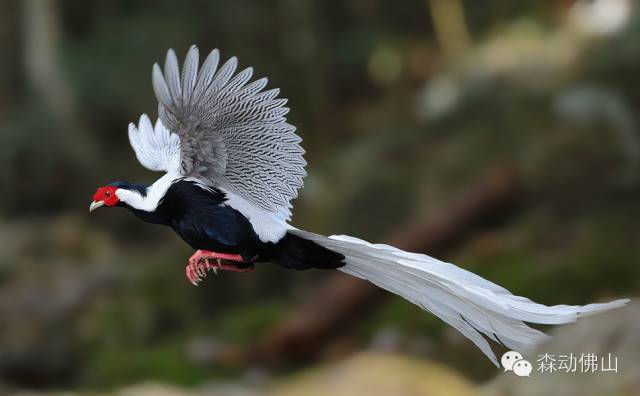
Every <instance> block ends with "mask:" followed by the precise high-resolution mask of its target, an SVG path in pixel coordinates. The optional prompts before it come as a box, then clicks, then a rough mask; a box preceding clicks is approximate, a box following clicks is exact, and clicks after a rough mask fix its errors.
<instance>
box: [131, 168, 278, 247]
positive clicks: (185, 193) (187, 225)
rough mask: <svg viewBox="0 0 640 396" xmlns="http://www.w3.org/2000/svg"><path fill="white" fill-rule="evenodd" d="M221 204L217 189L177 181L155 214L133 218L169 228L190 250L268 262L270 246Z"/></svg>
mask: <svg viewBox="0 0 640 396" xmlns="http://www.w3.org/2000/svg"><path fill="white" fill-rule="evenodd" d="M224 202H225V195H224V193H222V192H221V191H219V190H217V189H211V190H205V189H203V188H201V187H199V186H198V185H197V184H196V183H194V182H192V181H187V180H179V181H177V182H175V183H173V184H172V185H171V187H169V189H168V190H167V192H166V194H165V196H164V198H163V199H162V200H161V201H160V203H159V205H158V208H157V209H156V211H155V212H153V213H147V212H142V213H136V215H137V216H138V217H140V218H141V219H143V220H145V221H148V222H152V223H161V224H166V225H169V226H170V227H172V228H173V229H174V230H175V231H176V233H177V234H178V235H180V237H182V239H184V240H185V241H186V242H187V243H188V244H189V245H190V246H191V247H193V248H194V249H202V250H210V251H215V252H220V253H234V254H241V255H243V257H245V258H247V259H249V258H253V257H254V256H261V257H263V258H264V259H268V256H271V253H270V251H271V250H272V249H273V244H272V243H264V242H262V241H260V238H259V237H258V235H257V234H256V233H255V231H254V230H253V227H252V226H251V223H250V222H249V220H248V219H247V218H246V217H244V216H243V215H242V214H241V213H240V212H238V211H237V210H235V209H233V208H231V207H229V206H227V205H225V204H224ZM134 212H139V211H134Z"/></svg>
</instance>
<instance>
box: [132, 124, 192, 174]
mask: <svg viewBox="0 0 640 396" xmlns="http://www.w3.org/2000/svg"><path fill="white" fill-rule="evenodd" d="M129 142H130V143H131V147H133V151H134V152H135V153H136V157H137V158H138V161H140V164H142V166H144V167H145V168H147V169H149V170H152V171H164V172H178V169H179V168H180V138H178V135H176V134H175V133H171V132H170V131H169V130H168V129H167V128H165V127H164V125H162V123H161V122H160V120H158V121H156V125H155V127H154V126H153V125H152V124H151V120H149V117H148V116H147V115H146V114H143V115H142V116H141V117H140V121H139V122H138V126H136V125H135V124H133V123H131V124H129Z"/></svg>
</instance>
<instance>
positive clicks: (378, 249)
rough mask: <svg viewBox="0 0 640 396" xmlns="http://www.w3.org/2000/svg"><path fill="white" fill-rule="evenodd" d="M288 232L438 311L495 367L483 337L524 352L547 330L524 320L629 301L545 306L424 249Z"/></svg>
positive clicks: (559, 319)
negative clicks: (428, 254)
mask: <svg viewBox="0 0 640 396" xmlns="http://www.w3.org/2000/svg"><path fill="white" fill-rule="evenodd" d="M289 232H291V233H293V234H295V235H298V236H300V237H302V238H305V239H309V240H312V241H314V242H316V243H317V244H319V245H321V246H324V247H325V248H327V249H330V250H332V251H334V252H337V253H340V254H343V255H344V256H345V262H346V264H345V265H344V266H343V267H341V268H338V270H340V271H342V272H344V273H346V274H349V275H353V276H356V277H358V278H362V279H365V280H368V281H369V282H371V283H373V284H375V285H377V286H379V287H381V288H383V289H385V290H387V291H389V292H391V293H394V294H397V295H399V296H401V297H403V298H405V299H407V300H408V301H410V302H412V303H413V304H416V305H418V306H419V307H421V308H422V309H425V310H427V311H429V312H431V313H433V314H434V315H436V316H438V317H439V318H440V319H442V320H443V321H444V322H446V323H447V324H449V325H451V326H453V327H455V328H456V329H457V330H458V331H460V332H461V333H462V334H464V335H465V336H466V337H467V338H469V339H470V340H471V341H472V342H473V343H474V344H476V346H478V348H480V350H482V352H483V353H484V354H485V355H487V356H488V357H489V359H491V361H492V362H493V363H494V364H495V365H496V366H498V367H499V365H498V360H497V358H496V356H495V354H494V353H493V350H492V349H491V347H490V345H489V343H488V342H487V338H488V339H490V340H493V341H495V342H497V343H500V344H502V345H504V346H505V347H507V348H509V349H512V350H515V351H520V352H527V351H529V350H530V349H531V348H532V347H533V346H535V345H536V344H538V343H539V342H541V341H543V340H545V339H546V338H547V337H548V336H547V335H545V334H544V333H542V332H541V331H539V330H536V329H534V328H531V327H529V326H527V325H526V324H525V323H524V322H529V323H538V324H554V325H555V324H563V323H571V322H575V321H576V320H577V319H578V318H581V317H585V316H589V315H593V314H597V313H599V312H603V311H607V310H609V309H613V308H618V307H621V306H623V305H625V304H626V303H627V302H628V301H629V300H628V299H621V300H615V301H612V302H609V303H602V304H588V305H583V306H579V305H554V306H546V305H543V304H538V303H536V302H533V301H531V300H529V299H528V298H525V297H521V296H515V295H513V294H511V292H509V291H508V290H507V289H505V288H503V287H501V286H498V285H496V284H495V283H492V282H490V281H488V280H486V279H484V278H482V277H480V276H478V275H476V274H474V273H472V272H469V271H467V270H465V269H462V268H460V267H457V266H455V265H453V264H450V263H445V262H443V261H440V260H437V259H435V258H433V257H429V256H427V255H424V254H417V253H409V252H405V251H402V250H400V249H396V248H394V247H392V246H389V245H382V244H371V243H368V242H366V241H363V240H361V239H358V238H354V237H350V236H346V235H333V236H330V237H324V236H321V235H317V234H314V233H311V232H306V231H302V230H297V229H296V230H291V231H289Z"/></svg>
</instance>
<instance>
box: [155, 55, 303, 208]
mask: <svg viewBox="0 0 640 396" xmlns="http://www.w3.org/2000/svg"><path fill="white" fill-rule="evenodd" d="M198 57H199V55H198V49H197V48H196V47H195V46H192V47H191V49H190V50H189V52H188V53H187V56H186V59H185V61H184V66H183V68H182V72H180V69H179V66H178V60H177V58H176V55H175V53H174V52H173V50H169V51H168V53H167V58H166V62H165V66H164V73H163V72H162V70H161V69H160V66H158V64H155V65H154V67H153V88H154V91H155V94H156V97H157V98H158V102H159V104H158V114H159V117H160V119H161V120H162V123H163V124H164V125H165V126H166V127H167V128H168V129H169V130H170V131H172V132H174V133H176V134H177V135H178V136H179V137H180V144H181V147H182V151H181V158H180V167H181V174H183V175H184V176H193V177H196V178H198V179H202V180H206V181H207V182H208V183H210V184H211V185H213V186H215V187H221V188H223V189H225V190H229V191H231V192H233V193H234V194H236V195H238V196H239V197H241V198H242V199H244V200H246V201H247V202H249V203H250V204H251V205H253V206H255V207H256V208H257V209H260V210H262V211H264V212H265V214H267V215H269V216H272V215H275V216H276V217H277V218H279V219H281V220H288V219H289V218H290V217H291V210H290V208H291V204H290V201H291V199H293V198H295V197H296V196H297V194H298V192H297V190H298V189H299V188H301V187H302V185H303V182H302V179H303V178H304V176H305V175H306V172H305V170H304V167H305V165H306V162H305V160H304V158H303V154H304V150H303V149H302V147H300V144H299V143H300V140H301V139H300V138H299V137H298V136H297V135H296V134H295V127H293V126H292V125H289V124H288V123H287V121H286V118H285V115H286V114H287V113H288V111H289V109H288V108H287V107H285V103H286V99H278V98H277V96H278V94H279V90H278V89H272V90H268V91H263V89H264V88H265V86H266V85H267V79H266V78H262V79H259V80H256V81H254V82H251V83H249V80H250V78H251V76H252V74H253V69H251V68H247V69H244V70H243V71H241V72H239V73H237V74H235V76H234V72H235V70H236V66H237V63H238V61H237V59H236V58H235V57H233V58H231V59H229V60H228V61H227V62H226V63H224V64H223V65H222V66H221V67H220V68H218V63H219V60H220V54H219V52H218V50H213V51H212V52H211V53H210V55H209V56H208V57H207V59H206V60H205V62H204V64H203V65H202V68H200V70H198V69H199V60H198Z"/></svg>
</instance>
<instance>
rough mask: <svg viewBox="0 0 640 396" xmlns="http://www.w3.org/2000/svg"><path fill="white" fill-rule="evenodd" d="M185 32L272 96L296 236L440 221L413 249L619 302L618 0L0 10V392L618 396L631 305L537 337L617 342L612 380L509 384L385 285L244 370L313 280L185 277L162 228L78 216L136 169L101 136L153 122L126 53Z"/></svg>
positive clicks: (32, 3) (621, 96) (624, 261)
mask: <svg viewBox="0 0 640 396" xmlns="http://www.w3.org/2000/svg"><path fill="white" fill-rule="evenodd" d="M191 44H197V45H198V46H199V47H200V49H201V53H202V54H205V53H207V52H209V51H210V50H211V49H213V48H219V49H220V50H221V51H222V55H223V57H224V58H228V57H230V56H237V57H238V58H239V60H240V66H241V67H247V66H253V67H254V68H255V71H256V73H255V74H256V76H257V77H259V76H268V77H269V79H270V85H269V86H271V87H280V88H281V92H282V96H284V97H287V98H289V105H290V107H291V113H290V117H289V119H290V122H291V123H292V124H294V125H296V126H297V127H298V133H299V134H300V135H301V136H302V138H303V141H304V147H305V149H306V150H307V154H306V158H307V160H308V162H309V166H308V172H309V175H308V177H307V178H306V184H305V188H304V190H303V191H302V192H301V195H300V197H299V198H298V199H297V200H296V201H295V202H294V204H295V210H294V218H293V223H294V224H295V225H296V226H297V227H300V228H304V229H307V230H312V231H315V232H319V233H324V234H332V233H346V234H351V235H355V236H359V237H362V238H365V239H367V240H369V241H372V242H380V241H384V240H387V239H389V238H390V237H389V235H396V234H397V232H396V234H394V232H392V230H402V229H403V228H404V227H405V225H407V224H411V223H412V222H415V221H422V220H425V221H429V219H441V221H442V222H444V224H445V225H446V224H449V222H451V223H453V224H454V225H455V227H456V228H455V233H454V234H456V235H458V234H459V238H457V239H456V238H454V239H455V240H454V241H450V242H448V247H447V248H446V249H445V248H444V247H443V248H441V251H442V252H437V253H434V254H436V255H437V256H438V257H439V258H442V259H445V260H447V261H450V262H454V263H456V264H458V265H460V266H462V267H465V268H468V269H470V270H472V271H474V272H476V273H479V274H481V275H482V276H485V277H487V278H489V279H490V280H492V281H495V282H497V283H499V284H501V285H503V286H505V287H507V288H509V289H510V290H511V291H513V292H514V293H516V294H520V295H525V296H527V297H530V298H532V299H534V300H536V301H539V302H542V303H546V304H550V305H554V304H560V303H566V304H584V303H588V302H592V301H603V300H607V299H612V298H614V297H619V296H625V297H633V296H634V295H638V294H639V292H640V267H639V266H638V262H639V259H640V250H639V249H638V242H640V211H639V210H638V209H639V208H640V130H639V124H638V123H639V122H640V120H639V117H638V109H639V108H640V83H639V82H638V78H637V76H638V70H639V68H638V66H640V12H639V7H638V6H637V5H636V2H635V1H632V0H592V1H588V0H580V1H574V0H562V1H539V0H521V1H506V0H464V1H463V0H403V1H383V0H377V1H373V0H371V1H367V0H344V1H321V0H274V1H259V0H254V1H252V0H233V1H232V0H228V1H227V0H226V1H205V0H198V1H191V2H176V1H168V0H161V1H151V0H146V1H125V0H111V1H96V0H82V1H81V0H65V1H62V0H59V1H56V0H22V1H18V0H5V1H2V2H1V3H0V192H1V194H0V394H3V395H4V394H22V395H25V394H34V393H36V394H40V393H43V394H48V393H52V394H58V392H63V391H64V392H67V391H68V392H78V393H79V394H117V395H144V394H149V395H183V394H184V395H201V394H202V395H262V394H273V395H298V394H300V395H313V394H320V395H324V394H328V393H334V394H336V395H349V394H355V395H359V394H371V395H375V394H381V395H440V394H469V395H475V394H480V393H486V394H509V395H511V394H514V395H515V394H529V395H531V394H542V393H543V389H548V390H549V392H552V393H553V392H554V389H560V388H557V387H556V384H559V383H562V386H563V387H562V388H561V389H563V392H564V393H563V394H580V395H588V394H594V395H595V394H609V395H611V394H638V393H640V380H639V378H640V343H638V342H637V332H638V331H640V330H639V329H640V314H639V313H638V312H639V311H638V309H637V308H634V306H631V307H629V308H625V309H623V310H620V311H619V312H615V313H612V314H610V315H607V316H601V317H599V318H593V319H589V321H585V323H587V324H586V325H584V326H583V327H577V326H576V327H572V326H568V327H566V328H567V329H569V330H564V331H565V332H567V333H566V334H565V335H564V336H563V334H562V333H561V332H562V331H563V330H558V331H559V332H560V333H559V334H558V338H557V340H558V341H557V342H558V343H560V344H558V345H557V348H558V350H563V348H565V349H566V348H567V347H566V345H563V344H562V343H561V342H562V340H565V341H566V342H569V343H570V342H572V341H573V342H576V336H573V334H576V333H575V332H576V331H578V332H579V333H580V334H581V336H582V337H583V338H581V339H582V340H585V341H584V342H582V343H577V344H575V345H576V346H575V348H574V349H572V350H571V351H572V352H574V353H578V354H579V353H582V352H591V351H593V350H602V351H608V352H611V351H613V352H616V351H618V352H620V353H621V354H626V355H625V358H624V359H622V360H621V362H620V372H619V373H617V374H605V373H600V374H597V375H596V374H594V375H591V376H589V375H580V374H573V375H570V374H567V375H562V374H557V375H555V376H542V375H539V376H534V377H533V378H531V379H529V380H524V381H525V382H526V386H527V387H528V388H526V389H525V385H522V383H523V382H522V381H521V382H520V383H517V382H513V381H512V380H513V379H514V378H507V377H508V374H509V373H506V374H500V372H499V371H498V370H496V369H495V367H494V366H493V365H491V363H490V362H489V361H488V360H487V359H486V358H485V357H484V356H483V355H482V354H481V353H480V352H479V351H477V350H476V349H475V348H474V347H473V346H472V345H471V343H470V342H468V341H467V340H466V339H464V338H463V337H462V336H460V335H459V334H457V333H456V332H455V331H454V330H452V329H450V328H448V327H446V326H444V325H443V324H442V323H441V322H440V321H439V320H438V319H436V318H434V317H433V316H431V315H430V314H428V313H425V312H422V311H421V310H420V309H418V308H416V307H414V306H412V305H411V304H409V303H407V302H405V301H403V300H401V299H400V298H397V297H392V296H386V297H385V298H376V299H375V300H373V301H372V302H371V304H368V306H367V307H366V309H364V308H362V309H357V310H356V311H355V312H354V315H353V320H352V321H351V323H349V324H345V325H344V326H340V327H339V328H336V329H333V331H331V332H329V334H328V335H327V336H326V337H323V338H322V339H321V340H316V341H317V342H318V345H315V344H314V345H309V346H308V347H309V348H311V349H315V351H316V353H314V354H311V355H307V356H305V357H304V358H303V359H300V358H292V357H290V356H286V355H281V356H280V355H278V356H276V359H266V360H265V359H258V358H257V357H255V359H254V356H253V354H252V353H251V352H250V351H251V350H252V346H254V345H256V344H260V343H268V342H269V341H268V340H266V341H265V335H268V334H271V332H272V331H273V329H274V328H276V327H277V326H278V324H279V323H282V321H283V320H291V315H293V314H292V313H291V312H294V314H295V312H299V310H298V311H296V310H295V309H296V307H298V306H299V305H300V304H302V303H304V302H305V301H307V300H308V299H313V298H314V292H315V293H317V290H318V288H319V287H320V286H321V285H322V283H323V282H330V281H331V278H332V274H330V273H327V272H323V271H306V272H293V271H286V270H283V269H280V268H277V267H275V266H271V265H264V266H260V268H257V269H256V270H255V271H254V272H253V273H249V274H221V275H218V276H217V277H213V276H210V277H209V278H208V279H207V280H206V281H205V282H204V283H203V284H201V286H200V287H198V288H194V287H192V286H191V285H190V284H189V283H188V282H187V281H186V279H185V277H184V266H185V265H186V260H187V258H188V257H189V256H190V255H191V253H192V252H191V251H190V249H189V248H188V246H186V245H185V244H184V243H183V242H182V241H181V240H180V239H179V238H178V237H176V236H175V235H174V234H173V233H172V232H171V231H170V230H168V229H164V228H160V227H155V226H151V225H148V224H144V223H142V222H139V221H138V220H137V219H135V218H133V217H132V216H130V215H129V214H128V213H126V212H125V211H119V210H113V211H104V212H97V213H96V214H95V215H93V216H91V217H89V215H88V211H87V208H88V204H89V203H90V200H91V199H90V198H91V196H92V194H93V192H94V191H95V188H96V187H98V186H102V185H104V184H106V183H107V182H110V181H113V180H123V179H124V180H131V181H141V182H151V181H152V180H154V179H155V178H156V177H158V176H159V175H157V174H152V173H151V172H148V171H146V170H145V169H143V168H142V167H141V166H140V165H139V164H138V163H137V162H136V159H135V156H134V155H133V152H132V150H131V148H130V147H129V143H128V139H127V133H126V128H127V124H128V123H129V122H132V121H134V122H137V119H138V117H139V116H140V114H142V113H148V114H150V115H151V116H152V118H154V119H155V117H156V109H157V104H156V101H155V98H154V95H153V91H152V88H151V82H150V80H151V65H152V64H153V63H154V62H158V61H162V60H163V58H164V54H165V51H166V50H167V49H168V48H174V49H176V51H177V52H178V53H179V54H180V55H182V56H184V53H185V52H186V50H187V49H188V47H189V45H191ZM493 169H509V174H512V178H513V184H514V186H516V187H513V189H514V192H513V194H511V193H508V194H507V195H508V197H509V199H508V200H507V201H509V203H508V204H507V203H503V202H500V203H499V204H498V205H497V209H496V208H493V209H494V210H493V211H492V212H491V214H490V215H488V216H478V218H479V220H478V221H472V222H464V224H457V223H456V220H457V219H455V218H451V219H449V218H447V215H448V214H450V213H452V212H451V210H450V208H451V206H454V207H455V206H456V205H458V203H460V202H462V203H463V205H464V202H471V203H473V202H474V199H475V197H474V191H476V190H475V189H474V188H473V186H477V185H481V186H482V180H485V178H486V175H487V174H489V175H491V174H492V172H493V171H492V170H493ZM453 213H455V211H454V212H453ZM443 217H444V218H443ZM454 217H455V216H454ZM442 218H443V219H442ZM467 223H468V224H467ZM436 228H437V227H436ZM444 228H445V231H446V230H447V228H446V226H445V227H444ZM437 237H438V235H435V236H434V235H426V236H425V238H437ZM447 238H448V239H452V238H451V236H448V237H447ZM292 310H293V311H292ZM294 319H295V318H294ZM571 329H572V330H571ZM590 331H591V332H595V333H594V334H591V333H589V332H590ZM572 332H573V333H572ZM598 332H601V333H598ZM267 338H268V337H267ZM587 340H588V341H587ZM316 341H313V342H316ZM554 342H556V341H554ZM600 342H602V343H604V346H599V345H596V344H598V343H600ZM554 345H555V344H554ZM555 347H556V346H554V348H555ZM548 348H551V346H549V347H548ZM548 348H547V349H545V351H546V350H548ZM598 348H600V349H598ZM496 351H497V352H500V351H501V350H500V349H499V348H497V349H496ZM293 355H295V353H294V354H293ZM634 359H635V360H634ZM512 377H513V376H512ZM517 380H520V379H517ZM554 381H555V382H554ZM596 383H597V384H599V385H598V386H596V385H594V384H596ZM545 386H547V388H545ZM557 386H561V385H557ZM603 387H604V388H603ZM527 392H528V393H527ZM64 394H70V393H64ZM71 394H74V393H71Z"/></svg>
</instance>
